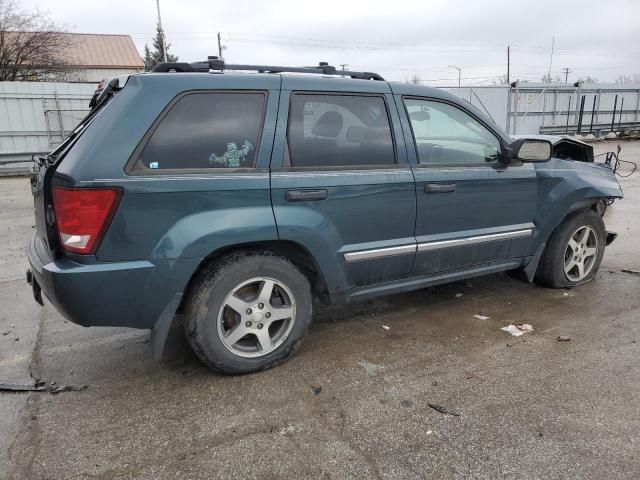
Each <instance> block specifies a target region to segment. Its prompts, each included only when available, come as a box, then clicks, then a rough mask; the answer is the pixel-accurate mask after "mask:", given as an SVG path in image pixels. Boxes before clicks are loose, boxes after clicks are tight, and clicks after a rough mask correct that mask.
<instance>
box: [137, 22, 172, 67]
mask: <svg viewBox="0 0 640 480" xmlns="http://www.w3.org/2000/svg"><path fill="white" fill-rule="evenodd" d="M163 35H164V32H163V31H162V28H161V27H160V24H159V23H158V24H157V25H156V35H155V37H153V43H152V47H153V50H150V49H149V46H148V45H147V44H146V43H145V45H144V69H145V70H146V71H147V72H148V71H149V70H151V69H152V68H153V67H155V66H156V65H157V64H159V63H162V62H164V49H163V48H162V36H163ZM169 47H171V44H170V43H167V44H166V49H167V62H177V61H178V57H177V56H176V55H172V54H170V53H169Z"/></svg>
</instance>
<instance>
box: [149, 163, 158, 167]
mask: <svg viewBox="0 0 640 480" xmlns="http://www.w3.org/2000/svg"><path fill="white" fill-rule="evenodd" d="M149 168H160V164H159V163H158V162H149Z"/></svg>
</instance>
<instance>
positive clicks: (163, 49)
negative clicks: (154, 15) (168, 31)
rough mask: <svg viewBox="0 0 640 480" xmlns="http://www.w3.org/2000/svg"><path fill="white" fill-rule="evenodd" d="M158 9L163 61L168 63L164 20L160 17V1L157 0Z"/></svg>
mask: <svg viewBox="0 0 640 480" xmlns="http://www.w3.org/2000/svg"><path fill="white" fill-rule="evenodd" d="M156 7H157V8H158V26H159V27H160V33H161V40H162V56H163V60H164V61H165V63H166V61H167V46H166V43H165V41H164V29H163V28H162V18H161V17H160V0H156Z"/></svg>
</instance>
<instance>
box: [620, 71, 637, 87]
mask: <svg viewBox="0 0 640 480" xmlns="http://www.w3.org/2000/svg"><path fill="white" fill-rule="evenodd" d="M616 83H617V84H620V85H626V84H637V83H640V74H637V73H636V74H634V75H619V76H618V78H616Z"/></svg>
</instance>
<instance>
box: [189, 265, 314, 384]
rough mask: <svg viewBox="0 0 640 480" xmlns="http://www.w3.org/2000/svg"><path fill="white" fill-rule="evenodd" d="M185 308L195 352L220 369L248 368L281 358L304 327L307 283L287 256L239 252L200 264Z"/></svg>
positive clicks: (260, 367) (241, 370)
mask: <svg viewBox="0 0 640 480" xmlns="http://www.w3.org/2000/svg"><path fill="white" fill-rule="evenodd" d="M197 283H198V284H197V285H196V286H195V289H194V291H193V293H192V295H190V297H189V299H188V301H187V305H186V308H185V322H184V326H185V331H186V334H187V339H188V341H189V343H190V344H191V346H192V348H193V350H194V352H195V353H196V355H197V356H198V357H199V358H200V359H201V360H202V361H203V362H204V363H205V364H207V365H208V366H209V367H211V368H213V369H214V370H218V371H222V372H225V373H234V374H237V373H248V372H253V371H256V370H263V369H266V368H270V367H272V366H274V365H276V364H277V363H280V362H282V361H284V360H285V359H287V358H288V357H289V356H290V355H291V354H292V353H293V351H294V350H295V349H296V347H297V346H298V345H299V344H300V342H301V340H302V338H303V337H304V335H305V333H306V332H307V330H308V328H309V324H310V323H311V314H312V311H311V309H312V297H311V288H310V285H309V282H308V280H307V278H306V277H305V276H304V275H303V274H302V273H301V272H300V271H299V270H298V269H297V268H296V267H295V265H293V264H292V263H291V262H290V261H289V260H287V259H286V258H283V257H277V256H274V255H271V254H268V253H259V254H240V255H233V256H232V257H230V258H228V259H226V260H224V261H223V262H222V263H220V264H217V265H216V266H215V267H212V268H209V269H207V270H205V271H204V272H203V273H202V274H201V276H200V278H199V279H198V281H197Z"/></svg>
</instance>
